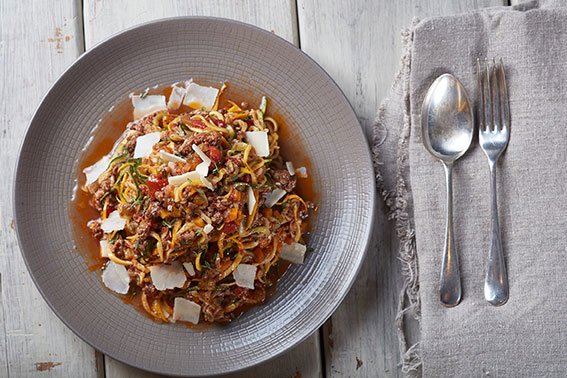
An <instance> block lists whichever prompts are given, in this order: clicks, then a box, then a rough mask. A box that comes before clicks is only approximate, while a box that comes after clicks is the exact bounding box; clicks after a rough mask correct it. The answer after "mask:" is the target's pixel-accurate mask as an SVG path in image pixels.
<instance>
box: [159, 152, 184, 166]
mask: <svg viewBox="0 0 567 378" xmlns="http://www.w3.org/2000/svg"><path fill="white" fill-rule="evenodd" d="M159 157H160V158H162V159H163V160H165V161H169V162H172V163H185V162H186V161H187V160H185V159H183V158H180V157H179V156H177V155H174V154H170V153H169V152H167V151H164V150H161V151H160V152H159Z"/></svg>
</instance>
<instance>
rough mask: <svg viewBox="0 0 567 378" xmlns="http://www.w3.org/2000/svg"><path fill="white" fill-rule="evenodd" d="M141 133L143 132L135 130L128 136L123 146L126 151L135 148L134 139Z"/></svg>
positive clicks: (131, 150) (132, 150)
mask: <svg viewBox="0 0 567 378" xmlns="http://www.w3.org/2000/svg"><path fill="white" fill-rule="evenodd" d="M142 135H144V133H143V132H142V131H139V130H137V131H136V132H135V133H134V134H133V135H132V136H130V137H129V139H128V142H126V144H125V145H124V148H125V149H126V150H127V151H128V152H134V149H135V148H136V140H137V139H138V137H140V136H142Z"/></svg>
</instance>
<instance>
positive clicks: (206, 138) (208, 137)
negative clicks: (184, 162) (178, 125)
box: [178, 131, 221, 156]
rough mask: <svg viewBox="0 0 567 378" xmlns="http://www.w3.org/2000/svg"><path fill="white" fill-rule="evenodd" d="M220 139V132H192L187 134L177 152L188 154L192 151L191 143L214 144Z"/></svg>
mask: <svg viewBox="0 0 567 378" xmlns="http://www.w3.org/2000/svg"><path fill="white" fill-rule="evenodd" d="M220 139H221V134H220V133H219V132H217V131H206V132H203V133H198V134H193V135H191V136H189V137H188V138H187V139H185V141H184V142H183V144H182V145H181V147H179V151H178V152H179V153H180V154H181V155H183V156H187V155H189V154H190V153H191V152H192V151H193V147H192V146H193V145H194V144H196V145H200V144H203V143H205V144H208V145H209V146H216V145H217V144H219V142H220Z"/></svg>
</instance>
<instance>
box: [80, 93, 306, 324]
mask: <svg viewBox="0 0 567 378" xmlns="http://www.w3.org/2000/svg"><path fill="white" fill-rule="evenodd" d="M224 89H225V85H223V87H222V88H221V89H220V90H219V89H217V88H214V87H206V86H200V85H198V84H196V83H193V82H187V83H184V84H181V85H180V84H176V85H173V86H171V87H168V88H166V89H165V90H162V91H161V94H149V93H148V91H145V92H143V93H140V94H137V95H133V96H131V102H132V105H133V108H132V107H131V108H130V109H131V115H132V118H130V119H133V120H132V121H130V122H129V123H128V124H127V127H126V130H125V131H124V133H123V134H122V135H121V136H120V137H119V138H118V139H117V140H116V141H115V143H114V147H112V151H111V152H110V153H109V154H108V155H106V156H104V157H103V158H102V159H100V160H99V161H97V162H96V163H94V164H92V165H90V166H89V167H87V168H85V169H84V170H83V173H84V176H83V177H81V178H80V180H79V184H80V189H79V192H78V193H77V194H76V197H77V198H76V199H75V201H76V203H77V209H78V212H81V213H84V214H88V217H87V218H88V223H87V222H86V220H84V217H82V220H81V221H82V222H83V223H87V224H86V227H87V228H88V230H89V231H90V233H91V235H92V238H93V240H96V242H98V245H97V260H98V261H99V264H98V265H95V267H96V268H97V269H98V268H99V267H100V269H101V270H102V282H103V283H104V285H106V286H107V287H108V288H109V289H110V290H112V291H114V292H116V293H118V294H121V295H122V296H123V298H125V299H126V298H128V299H130V298H136V302H139V305H140V307H141V308H143V309H144V310H145V311H146V312H147V313H148V314H149V315H150V316H152V317H153V318H155V319H156V320H159V321H163V322H176V321H177V322H189V323H192V324H198V323H199V322H201V323H203V322H204V323H213V322H217V323H227V322H230V321H231V320H233V319H235V318H236V317H237V316H238V315H239V314H240V313H242V311H244V310H246V309H248V308H250V307H252V306H255V305H257V304H260V303H262V302H263V301H264V299H265V298H266V295H267V294H268V293H269V292H270V291H271V289H272V288H273V286H274V285H275V283H276V281H277V280H278V279H279V277H280V276H281V274H282V273H283V271H285V268H286V267H287V265H288V264H289V263H296V264H302V263H303V259H304V255H305V253H306V250H307V247H306V245H305V240H304V239H303V236H304V234H305V232H306V229H307V227H308V223H307V219H308V218H309V216H310V213H311V212H312V211H316V205H315V204H314V203H312V202H311V201H308V200H304V199H303V198H302V197H301V196H299V195H298V193H297V192H296V191H297V188H296V185H297V182H298V180H300V181H304V182H305V181H307V176H308V172H307V168H306V167H298V168H297V169H296V168H295V167H294V166H293V164H292V163H291V162H289V161H285V160H284V159H283V158H282V156H281V155H280V143H279V137H280V134H279V132H278V122H276V120H275V119H274V118H272V117H270V116H269V113H268V112H267V110H268V109H267V108H268V102H267V100H266V98H263V99H262V102H261V104H259V106H258V107H257V108H254V107H250V106H249V105H248V104H246V103H239V104H237V103H235V102H232V101H230V100H226V99H223V100H222V101H221V96H223V91H224ZM219 104H222V106H219ZM106 143H107V144H109V142H108V141H107V142H106ZM108 149H110V146H108V147H107V150H108ZM99 156H100V155H99ZM91 163H93V162H89V164H91ZM81 198H83V199H84V200H87V199H88V204H89V206H90V209H86V208H85V204H84V203H82V202H83V201H81ZM81 226H85V224H82V225H81Z"/></svg>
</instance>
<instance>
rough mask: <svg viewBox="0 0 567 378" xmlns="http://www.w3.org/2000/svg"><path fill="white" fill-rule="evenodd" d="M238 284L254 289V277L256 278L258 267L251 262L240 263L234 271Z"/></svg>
mask: <svg viewBox="0 0 567 378" xmlns="http://www.w3.org/2000/svg"><path fill="white" fill-rule="evenodd" d="M233 276H234V281H236V286H240V287H245V288H247V289H254V278H256V267H255V266H254V265H250V264H239V265H238V266H237V267H236V269H235V270H234V273H233Z"/></svg>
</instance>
